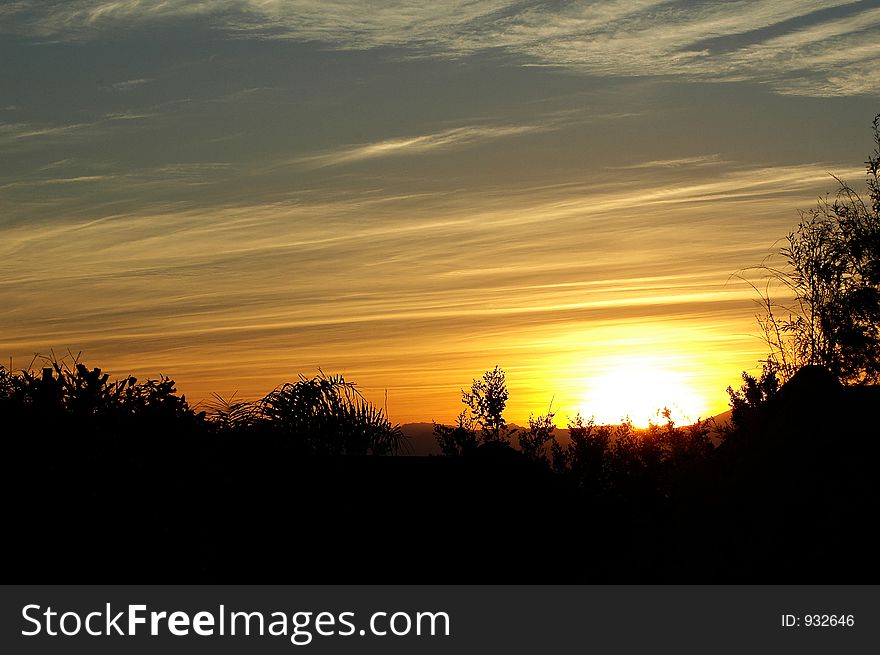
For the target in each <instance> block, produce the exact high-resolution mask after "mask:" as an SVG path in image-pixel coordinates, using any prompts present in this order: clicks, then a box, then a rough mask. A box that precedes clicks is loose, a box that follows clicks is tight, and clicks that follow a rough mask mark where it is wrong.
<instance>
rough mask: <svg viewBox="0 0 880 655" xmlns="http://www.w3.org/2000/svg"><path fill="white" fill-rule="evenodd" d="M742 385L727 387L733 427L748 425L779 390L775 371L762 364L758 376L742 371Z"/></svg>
mask: <svg viewBox="0 0 880 655" xmlns="http://www.w3.org/2000/svg"><path fill="white" fill-rule="evenodd" d="M742 379H743V385H742V386H741V387H740V388H739V389H738V390H736V391H734V389H733V387H727V393H728V395H729V396H730V408H731V410H732V412H731V423H732V427H733V429H734V430H735V429H737V428H742V427H746V426H748V425H749V424H750V423H751V422H752V421H754V420H755V419H756V418H757V415H758V413H759V412H760V411H761V408H762V407H764V406H765V405H766V404H767V402H768V401H769V400H770V399H771V398H773V397H774V396H775V395H776V393H777V392H778V391H779V379H778V378H777V376H776V371H775V370H774V369H773V368H772V367H770V366H766V365H765V366H764V370H763V372H762V373H761V376H760V377H754V376H752V375H749V374H748V373H747V372H745V371H743V374H742Z"/></svg>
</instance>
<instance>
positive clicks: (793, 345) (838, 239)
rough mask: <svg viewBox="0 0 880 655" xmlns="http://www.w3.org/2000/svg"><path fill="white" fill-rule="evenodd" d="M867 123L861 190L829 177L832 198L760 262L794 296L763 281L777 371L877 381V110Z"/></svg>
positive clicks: (763, 320)
mask: <svg viewBox="0 0 880 655" xmlns="http://www.w3.org/2000/svg"><path fill="white" fill-rule="evenodd" d="M872 125H873V140H874V151H873V153H872V154H871V155H869V157H868V161H867V162H866V165H867V187H868V198H867V199H864V198H862V197H861V196H860V195H859V193H857V192H856V191H855V190H854V189H853V188H852V187H850V186H849V185H848V184H847V183H846V182H844V181H843V180H841V179H839V178H837V177H835V179H836V180H837V182H838V184H839V188H838V190H837V193H836V195H835V196H834V198H829V197H827V196H826V197H825V198H823V199H820V200H819V202H818V204H817V206H816V207H814V208H813V209H810V210H809V211H807V212H803V213H802V215H801V221H800V223H799V224H798V226H797V229H796V230H795V231H794V232H792V233H790V234H789V235H788V237H787V238H786V241H785V244H784V245H783V247H782V248H781V249H780V251H779V254H780V255H781V256H782V258H783V260H784V261H785V265H784V266H783V267H782V268H778V269H777V268H773V267H770V266H764V267H762V268H763V269H764V270H765V271H766V272H768V273H769V275H770V277H771V279H776V280H778V281H780V282H782V283H783V284H784V286H785V287H786V288H787V289H788V290H789V292H790V293H791V294H792V295H793V296H794V299H795V305H794V306H793V307H780V306H778V305H776V304H775V303H774V302H772V301H771V300H770V298H769V288H768V291H767V292H765V293H764V294H763V296H764V298H763V300H764V302H763V304H764V309H765V311H764V314H763V315H761V316H759V323H760V325H761V327H762V330H763V332H764V336H765V339H766V341H767V343H768V345H769V346H770V354H769V356H768V363H769V364H770V365H771V366H772V367H773V368H774V370H776V371H777V372H779V373H780V374H781V375H782V377H783V379H789V378H790V377H791V376H792V374H793V373H794V372H795V371H796V370H797V369H798V368H800V367H801V366H805V365H808V364H816V365H820V366H823V367H825V368H827V369H828V370H830V371H831V372H832V373H833V374H834V375H835V376H836V377H837V378H838V379H839V380H840V381H841V382H843V383H845V384H854V383H855V384H860V383H877V382H878V381H880V178H878V175H880V114H878V115H877V116H876V117H875V118H874V121H873V124H872ZM785 314H787V316H785Z"/></svg>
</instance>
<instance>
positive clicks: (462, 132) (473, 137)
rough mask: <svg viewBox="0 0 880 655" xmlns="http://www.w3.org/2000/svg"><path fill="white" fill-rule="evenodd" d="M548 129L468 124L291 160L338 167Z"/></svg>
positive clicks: (543, 127) (549, 126)
mask: <svg viewBox="0 0 880 655" xmlns="http://www.w3.org/2000/svg"><path fill="white" fill-rule="evenodd" d="M551 129H553V126H552V124H550V123H547V124H545V125H501V126H479V125H469V126H464V127H455V128H451V129H448V130H443V131H440V132H435V133H433V134H423V135H419V136H412V137H400V138H394V139H384V140H382V141H377V142H375V143H367V144H360V145H355V146H348V147H343V148H339V149H336V150H332V151H329V152H324V153H319V154H314V155H306V156H303V157H299V158H297V159H295V160H293V161H292V162H291V163H294V164H305V165H307V166H311V167H315V168H320V167H324V166H338V165H341V164H350V163H355V162H360V161H364V160H369V159H379V158H383V157H395V156H402V155H420V154H424V153H427V152H431V151H435V150H448V149H451V148H460V147H464V146H468V145H473V144H475V143H478V142H483V141H491V140H494V139H501V138H505V137H511V136H520V135H523V134H530V133H535V132H545V131H548V130H551Z"/></svg>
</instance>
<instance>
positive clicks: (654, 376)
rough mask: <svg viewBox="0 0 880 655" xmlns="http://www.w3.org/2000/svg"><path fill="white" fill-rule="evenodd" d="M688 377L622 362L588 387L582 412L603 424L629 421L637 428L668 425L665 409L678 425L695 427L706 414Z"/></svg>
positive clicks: (699, 397) (649, 365)
mask: <svg viewBox="0 0 880 655" xmlns="http://www.w3.org/2000/svg"><path fill="white" fill-rule="evenodd" d="M689 378H690V376H689V375H688V374H687V373H683V372H680V371H673V370H669V369H665V368H663V367H661V366H656V365H654V364H650V363H639V362H623V363H619V364H617V365H614V366H611V367H609V368H608V369H607V370H606V371H605V372H603V373H600V374H599V375H597V376H596V377H594V378H593V379H592V380H590V382H589V383H588V385H587V387H588V388H587V389H586V391H585V394H584V397H583V402H582V406H583V411H582V413H583V414H584V415H585V416H587V417H590V416H593V417H595V420H596V422H597V423H600V424H616V423H620V422H622V421H623V420H624V419H626V418H629V419H630V420H631V421H632V423H633V425H635V426H637V427H647V425H648V423H649V422H653V423H660V422H665V419H664V418H663V416H662V412H663V409H664V408H668V409H669V410H670V415H671V418H672V420H674V421H675V422H676V423H677V424H679V425H686V424H689V423H693V422H694V421H696V420H697V419H698V418H700V417H701V416H702V415H704V413H705V400H704V399H703V398H702V397H701V395H700V394H699V393H698V392H696V391H695V390H694V388H693V387H692V386H691V384H690V382H689Z"/></svg>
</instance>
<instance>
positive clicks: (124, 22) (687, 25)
mask: <svg viewBox="0 0 880 655" xmlns="http://www.w3.org/2000/svg"><path fill="white" fill-rule="evenodd" d="M5 12H6V14H7V16H9V17H10V20H9V23H10V24H11V25H12V28H7V29H18V30H20V31H26V32H29V33H31V34H33V35H35V36H38V37H40V38H50V39H58V40H66V39H89V38H99V37H100V35H101V34H102V33H104V32H105V31H107V30H110V29H114V28H118V27H119V26H137V25H139V24H143V23H149V22H155V21H159V20H182V19H188V18H193V17H199V18H202V19H204V20H205V21H207V24H209V25H212V26H214V27H215V28H217V29H222V30H226V31H227V32H228V33H230V34H233V35H237V36H239V37H252V38H285V39H294V40H299V41H316V42H322V43H327V44H331V45H332V46H334V47H336V48H341V49H369V48H377V47H388V46H391V47H397V48H402V49H404V50H408V51H409V54H410V55H418V56H438V57H462V56H468V55H471V54H474V53H477V52H481V51H486V50H493V51H495V52H499V53H507V54H508V55H510V56H512V57H515V58H516V59H517V61H518V62H519V63H521V64H540V65H549V66H560V67H566V68H571V69H574V70H580V71H584V72H586V73H589V74H592V75H605V76H626V77H630V76H643V75H670V76H676V77H682V78H686V79H689V80H702V81H742V80H747V81H755V82H761V83H766V84H769V85H771V86H772V88H774V89H775V90H776V91H778V92H780V93H784V94H795V95H812V96H833V95H841V94H843V95H852V94H871V93H877V92H878V91H880V81H878V77H877V76H876V75H873V74H871V73H872V71H871V63H872V62H874V61H876V59H877V58H878V57H880V42H878V40H877V39H876V33H877V30H878V28H880V9H877V8H875V7H872V6H871V3H864V2H852V1H850V0H838V1H830V2H829V1H827V0H780V1H779V2H772V3H771V2H747V1H745V0H734V1H731V2H717V3H692V2H685V1H683V0H673V1H669V0H641V1H632V0H627V1H623V0H616V1H611V2H602V3H596V2H587V1H585V0H576V1H574V2H566V3H555V2H521V1H513V0H483V1H480V2H472V1H465V0H452V1H450V2H442V3H423V2H415V1H414V0H400V1H397V2H381V3H369V4H365V3H361V2H355V1H354V0H320V1H317V0H292V1H286V2H281V1H277V0H218V1H216V2H192V1H190V0H162V1H159V0H115V1H112V2H108V1H106V0H69V1H65V2H49V3H35V2H28V1H23V2H19V3H15V4H13V5H12V6H11V7H7V8H6V10H5ZM722 41H723V42H724V43H725V47H724V48H715V47H714V44H715V43H720V42H722Z"/></svg>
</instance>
